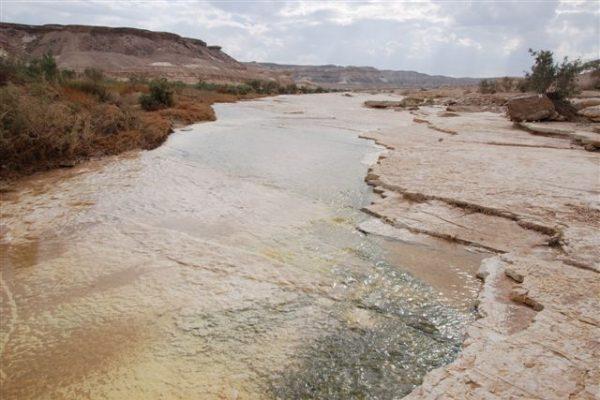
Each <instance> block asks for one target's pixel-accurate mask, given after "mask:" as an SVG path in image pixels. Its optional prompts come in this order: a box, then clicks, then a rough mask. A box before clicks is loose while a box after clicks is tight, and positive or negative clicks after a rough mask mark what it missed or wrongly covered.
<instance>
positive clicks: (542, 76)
mask: <svg viewBox="0 0 600 400" xmlns="http://www.w3.org/2000/svg"><path fill="white" fill-rule="evenodd" d="M529 53H530V54H531V56H532V57H534V63H533V66H532V67H531V72H530V73H529V72H528V73H526V74H525V81H526V85H527V88H528V89H529V90H532V91H534V92H537V93H546V94H549V95H551V96H552V97H555V98H558V99H563V98H566V97H569V96H572V95H573V94H575V93H576V92H577V87H576V85H575V78H576V76H577V74H578V73H579V72H580V71H581V69H582V63H581V61H580V60H579V59H577V60H574V61H569V59H568V58H567V57H565V58H564V59H563V61H562V63H560V64H558V63H555V62H554V56H553V53H552V52H551V51H549V50H539V51H534V50H532V49H529Z"/></svg>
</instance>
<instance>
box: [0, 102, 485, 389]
mask: <svg viewBox="0 0 600 400" xmlns="http://www.w3.org/2000/svg"><path fill="white" fill-rule="evenodd" d="M366 98H367V95H358V96H354V97H345V96H342V95H340V94H325V95H311V96H280V97H276V98H269V99H262V100H257V101H250V102H243V103H237V104H224V105H218V106H216V111H217V115H218V121H216V122H213V123H204V124H198V125H194V126H192V127H189V128H186V129H183V130H180V131H179V132H177V133H175V134H173V135H172V136H171V137H170V138H169V140H168V141H167V142H166V143H165V144H164V145H163V146H161V147H160V148H158V149H156V150H153V151H149V152H141V153H132V154H128V155H124V156H120V157H113V158H107V159H104V160H101V161H95V162H90V163H86V164H84V165H82V166H79V167H77V168H74V169H71V170H63V171H55V172H50V173H45V174H40V175H37V176H35V177H33V178H31V179H28V180H26V181H23V182H22V183H20V184H19V185H18V186H17V187H16V189H15V190H14V191H12V192H10V193H5V194H4V195H3V199H2V225H1V233H2V241H1V242H0V246H1V247H0V250H2V266H1V270H0V271H1V280H0V284H1V285H0V290H1V292H0V294H1V303H0V307H1V311H2V314H1V318H2V320H1V322H2V324H1V326H0V346H1V349H0V350H1V351H2V353H1V364H0V367H1V372H0V379H1V383H2V384H1V389H0V390H1V392H0V397H1V398H2V399H30V398H48V399H50V398H51V399H59V398H67V399H81V398H91V399H158V398H164V399H173V398H181V399H191V398H193V399H222V398H223V399H255V398H281V399H297V398H323V399H338V398H339V399H349V398H368V399H371V398H372V399H392V398H400V397H402V396H403V395H405V394H407V393H409V392H410V390H412V389H413V388H414V386H415V385H417V384H419V382H420V380H421V378H422V377H423V375H424V373H425V372H427V371H428V370H431V369H433V368H435V367H437V366H440V365H443V364H444V363H447V362H449V361H451V360H452V359H453V357H455V355H456V353H457V352H458V351H459V349H460V344H461V340H462V333H463V331H464V328H465V325H466V324H467V323H468V322H469V321H471V320H472V319H473V318H474V314H473V312H472V305H473V301H474V298H475V296H476V292H477V288H478V286H477V282H476V280H475V279H474V277H473V274H472V271H473V269H474V268H475V267H476V266H477V265H478V263H479V260H480V259H481V255H479V254H474V253H470V252H468V251H466V250H464V249H462V248H458V247H454V246H450V245H444V244H443V243H434V242H427V241H423V243H421V244H418V245H415V244H407V243H403V242H399V241H392V240H389V239H383V238H379V237H373V236H365V235H364V234H362V233H360V232H359V231H358V230H357V229H356V228H355V227H356V226H357V224H359V223H360V222H362V221H364V220H365V219H368V218H370V217H368V216H367V215H365V214H363V213H361V212H360V208H361V207H362V206H364V205H366V204H368V203H369V201H370V196H372V193H371V191H370V189H369V188H368V186H367V185H365V183H364V180H363V179H364V176H365V174H366V172H367V168H368V166H369V164H371V163H373V162H374V161H375V160H376V159H377V156H378V154H379V153H380V152H381V151H382V149H381V148H379V147H377V146H375V145H374V144H373V143H372V142H370V141H366V140H363V139H359V138H358V134H359V133H360V132H366V131H369V130H375V129H378V128H386V129H389V128H394V127H395V125H394V122H393V121H388V122H386V121H382V115H385V116H386V118H387V116H391V117H393V114H381V111H380V110H369V109H366V108H363V107H361V104H362V101H364V100H365V99H366ZM398 128H401V123H398ZM444 274H445V275H444Z"/></svg>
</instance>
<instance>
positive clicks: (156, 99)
mask: <svg viewBox="0 0 600 400" xmlns="http://www.w3.org/2000/svg"><path fill="white" fill-rule="evenodd" d="M173 104H174V101H173V90H172V89H171V87H170V85H169V82H167V80H166V79H164V78H163V79H157V80H153V81H152V82H150V93H148V94H143V95H142V96H140V105H141V106H142V108H143V109H144V110H146V111H154V110H160V109H161V108H167V107H172V106H173Z"/></svg>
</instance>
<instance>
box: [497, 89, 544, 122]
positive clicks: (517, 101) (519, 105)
mask: <svg viewBox="0 0 600 400" xmlns="http://www.w3.org/2000/svg"><path fill="white" fill-rule="evenodd" d="M507 112H508V117H509V118H510V119H511V120H512V121H517V122H521V121H541V120H545V119H549V118H551V117H553V116H554V115H555V112H556V109H555V108H554V104H553V103H552V101H551V100H550V99H549V98H548V96H546V95H543V94H534V95H526V96H520V97H515V98H513V99H511V100H509V101H508V104H507Z"/></svg>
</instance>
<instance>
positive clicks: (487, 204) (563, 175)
mask: <svg viewBox="0 0 600 400" xmlns="http://www.w3.org/2000/svg"><path fill="white" fill-rule="evenodd" d="M381 112H382V118H385V116H384V113H386V112H387V111H381ZM415 115H418V117H419V121H417V122H414V121H413V118H414V116H415ZM387 116H388V117H389V118H402V119H404V120H405V121H406V125H405V127H404V128H403V129H393V130H387V131H378V132H376V133H371V134H370V135H369V136H370V137H371V138H372V139H374V140H376V141H377V142H378V143H381V144H383V145H385V146H387V147H388V149H392V150H389V151H388V153H387V154H386V155H385V158H381V159H380V160H379V161H378V163H377V164H376V165H374V166H373V168H371V170H370V171H369V175H368V176H367V178H366V180H367V182H368V183H369V184H371V185H372V186H374V189H375V193H379V194H381V197H380V198H378V199H377V200H375V202H374V203H373V204H371V205H370V206H368V207H367V208H366V210H365V211H367V212H369V213H371V214H373V215H375V216H377V217H379V218H381V219H382V220H383V221H384V222H386V223H387V224H388V225H389V226H391V229H408V230H410V231H416V232H418V233H425V234H429V235H432V236H436V237H440V238H444V239H447V240H450V241H454V242H458V243H462V244H468V245H470V246H479V247H482V248H485V249H488V250H492V251H494V252H495V253H496V255H492V256H490V257H489V258H487V259H485V260H484V261H483V263H482V266H481V271H480V273H479V274H478V276H479V277H481V278H483V279H484V280H485V284H484V288H483V290H482V292H481V294H480V297H479V301H480V303H479V312H480V314H481V318H480V319H479V320H477V321H476V322H475V323H473V324H472V325H471V326H470V328H469V329H468V335H467V336H468V338H467V340H466V341H465V342H464V345H463V351H462V353H461V355H460V356H459V357H458V358H457V359H456V360H455V361H454V362H453V363H451V364H450V365H447V366H445V367H442V368H438V369H436V370H434V371H432V372H430V373H429V374H428V375H426V377H425V379H424V382H423V385H422V386H420V387H418V388H417V389H415V390H414V391H413V392H412V393H411V394H410V395H409V396H408V397H407V399H410V400H415V399H434V398H435V399H525V398H526V399H597V398H600V364H599V363H598V359H599V358H600V316H599V313H598V310H599V309H600V275H599V272H600V234H599V232H600V207H599V194H600V155H599V154H598V153H597V152H590V151H586V149H585V148H584V145H585V144H584V143H577V141H570V140H565V138H568V139H571V136H572V135H540V134H536V132H528V131H525V130H521V129H518V128H517V127H514V126H513V125H512V123H511V122H510V121H509V120H508V119H507V118H506V117H505V116H504V115H501V114H493V113H488V112H483V113H462V114H459V115H457V116H453V118H443V117H441V114H440V112H439V110H438V109H437V108H434V107H428V108H421V109H420V110H419V111H418V112H417V113H412V114H411V113H409V112H400V113H398V112H396V113H393V114H392V113H388V114H387ZM421 120H425V121H426V122H427V123H426V124H424V123H422V122H420V121H421ZM431 126H436V127H439V128H443V129H446V130H451V131H455V132H457V134H456V135H453V136H449V135H447V134H444V133H443V132H438V131H436V130H432V129H429V128H430V127H431ZM551 126H552V124H551V123H550V124H548V128H550V127H551ZM558 128H559V129H560V130H561V132H563V131H566V132H573V134H580V132H582V131H584V132H585V136H586V138H588V139H590V140H597V139H600V134H598V133H597V132H595V131H594V129H593V128H594V127H593V126H591V125H590V126H584V127H582V126H576V125H575V124H569V123H560V126H559V127H558ZM565 136H566V137H565ZM587 150H589V149H587ZM388 229H389V228H388ZM373 233H377V232H373Z"/></svg>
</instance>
